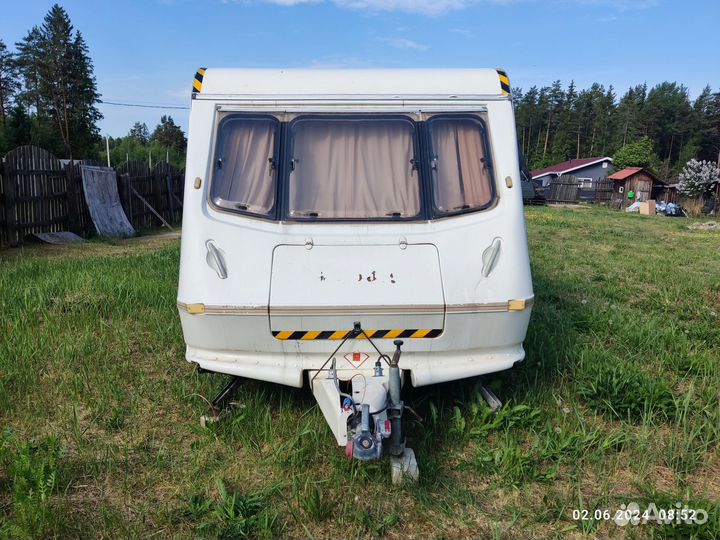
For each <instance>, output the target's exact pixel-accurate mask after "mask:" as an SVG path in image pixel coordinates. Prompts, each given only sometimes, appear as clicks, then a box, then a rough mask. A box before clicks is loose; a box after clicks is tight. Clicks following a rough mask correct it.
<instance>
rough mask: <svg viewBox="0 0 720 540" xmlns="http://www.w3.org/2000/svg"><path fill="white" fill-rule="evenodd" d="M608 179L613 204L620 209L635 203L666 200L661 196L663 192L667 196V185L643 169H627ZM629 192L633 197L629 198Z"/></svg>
mask: <svg viewBox="0 0 720 540" xmlns="http://www.w3.org/2000/svg"><path fill="white" fill-rule="evenodd" d="M608 179H609V180H611V181H612V182H613V194H612V200H613V203H614V204H615V205H616V206H619V207H621V208H622V207H625V206H629V205H631V204H632V203H633V202H635V201H649V200H655V199H664V200H667V199H668V197H663V196H662V195H663V194H664V193H665V192H668V194H669V189H668V186H667V184H666V183H665V182H663V181H662V180H660V179H659V178H658V177H657V176H655V175H654V174H653V173H652V172H650V171H649V170H648V169H646V168H644V167H627V168H625V169H623V170H621V171H618V172H616V173H615V174H611V175H610V176H608ZM631 192H632V194H633V197H632V198H629V197H628V194H629V193H631Z"/></svg>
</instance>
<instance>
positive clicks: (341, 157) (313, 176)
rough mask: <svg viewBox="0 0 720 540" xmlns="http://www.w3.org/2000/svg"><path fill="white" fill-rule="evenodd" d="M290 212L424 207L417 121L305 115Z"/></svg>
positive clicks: (296, 139)
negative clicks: (308, 117)
mask: <svg viewBox="0 0 720 540" xmlns="http://www.w3.org/2000/svg"><path fill="white" fill-rule="evenodd" d="M292 157H293V159H294V171H293V172H292V173H291V174H290V206H289V208H290V213H291V215H293V216H307V215H312V214H314V213H317V217H319V218H320V219H322V218H371V217H388V216H391V215H392V214H394V213H399V214H400V215H401V216H402V217H406V216H415V215H417V214H418V213H419V212H420V188H419V180H418V172H417V171H413V170H412V162H411V160H412V159H413V157H414V152H413V127H412V124H410V123H409V122H406V121H402V120H329V119H324V120H305V121H303V120H300V121H298V122H297V123H296V124H295V126H294V128H293V156H292Z"/></svg>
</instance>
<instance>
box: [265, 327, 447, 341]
mask: <svg viewBox="0 0 720 540" xmlns="http://www.w3.org/2000/svg"><path fill="white" fill-rule="evenodd" d="M365 334H367V336H368V337H371V338H374V339H393V338H410V339H417V338H434V337H438V336H439V335H440V334H442V329H440V328H436V329H434V330H417V329H408V330H365ZM365 334H354V332H353V331H352V330H316V331H312V332H309V331H305V330H295V331H293V330H287V331H279V330H273V332H272V335H273V337H275V339H281V340H283V341H285V340H294V339H296V340H303V341H308V340H315V339H335V340H337V339H345V338H348V339H366V337H365Z"/></svg>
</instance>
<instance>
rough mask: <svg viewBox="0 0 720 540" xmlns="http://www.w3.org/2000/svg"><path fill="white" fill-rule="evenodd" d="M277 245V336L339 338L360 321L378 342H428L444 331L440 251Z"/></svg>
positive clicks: (273, 304)
mask: <svg viewBox="0 0 720 540" xmlns="http://www.w3.org/2000/svg"><path fill="white" fill-rule="evenodd" d="M402 247H403V248H404V249H401V247H400V246H398V245H394V246H387V245H386V246H313V247H311V248H310V249H307V247H306V246H288V245H280V246H277V247H276V248H275V250H274V253H273V262H272V279H271V284H270V329H271V331H272V333H273V335H274V336H275V337H276V338H277V339H306V340H307V339H342V338H343V337H345V335H347V332H348V331H350V330H352V328H353V323H354V322H355V321H359V322H360V323H361V325H362V328H363V330H365V331H366V332H368V334H370V335H371V337H376V338H395V337H413V338H432V337H436V336H438V335H439V334H440V333H441V332H442V330H443V328H444V319H445V297H444V294H443V288H442V279H441V274H440V261H439V257H438V252H437V248H436V247H435V246H434V245H431V244H423V245H407V246H402Z"/></svg>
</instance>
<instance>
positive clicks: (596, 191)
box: [545, 174, 613, 203]
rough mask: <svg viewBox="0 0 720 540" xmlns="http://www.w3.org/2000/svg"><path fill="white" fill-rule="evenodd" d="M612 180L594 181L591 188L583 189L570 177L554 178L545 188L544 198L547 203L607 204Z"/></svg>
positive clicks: (611, 188) (610, 194) (575, 179)
mask: <svg viewBox="0 0 720 540" xmlns="http://www.w3.org/2000/svg"><path fill="white" fill-rule="evenodd" d="M612 193H613V183H612V180H608V179H607V178H603V179H600V180H597V181H594V182H593V183H592V185H591V186H588V187H584V186H583V185H582V184H581V182H580V180H578V179H577V178H576V177H575V176H572V175H569V174H567V175H562V176H559V177H557V178H555V179H554V180H553V181H552V182H551V183H550V185H549V186H548V187H547V188H545V197H546V198H547V200H548V202H555V203H557V202H566V203H573V202H595V203H609V202H610V199H611V198H612Z"/></svg>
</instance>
